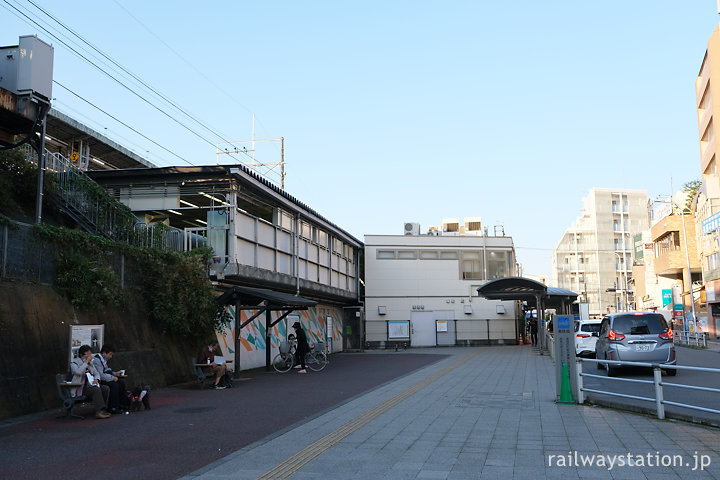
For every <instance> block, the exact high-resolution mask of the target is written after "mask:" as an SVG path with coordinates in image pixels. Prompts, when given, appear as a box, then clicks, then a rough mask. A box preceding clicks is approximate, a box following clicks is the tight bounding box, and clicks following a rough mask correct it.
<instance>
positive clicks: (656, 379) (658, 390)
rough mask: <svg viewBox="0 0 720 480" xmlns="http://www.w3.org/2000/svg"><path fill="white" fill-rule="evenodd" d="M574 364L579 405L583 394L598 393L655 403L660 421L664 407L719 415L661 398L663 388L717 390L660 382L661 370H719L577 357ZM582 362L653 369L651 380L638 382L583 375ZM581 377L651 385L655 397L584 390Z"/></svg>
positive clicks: (627, 379) (707, 409)
mask: <svg viewBox="0 0 720 480" xmlns="http://www.w3.org/2000/svg"><path fill="white" fill-rule="evenodd" d="M576 362H577V368H576V374H575V379H576V389H577V403H579V404H582V403H584V402H585V395H584V393H585V392H591V393H600V394H603V395H610V396H615V397H624V398H631V399H635V400H645V401H649V402H655V408H656V411H657V417H658V418H659V419H660V420H662V419H664V418H665V405H674V406H676V407H683V408H689V409H694V410H700V411H703V412H709V413H718V414H720V410H715V409H712V408H706V407H701V406H699V405H690V404H687V403H679V402H671V401H669V400H665V399H664V398H663V387H664V386H667V387H675V388H685V389H688V390H702V391H706V392H717V393H720V389H719V388H710V387H700V386H696V385H683V384H680V383H669V382H663V381H662V369H675V370H692V371H700V372H711V373H720V369H718V368H708V367H692V366H684V365H665V364H659V363H645V362H622V361H619V360H600V359H596V358H579V357H578V358H577V359H576ZM583 362H589V363H597V364H600V363H602V364H605V365H606V366H607V365H618V366H626V367H650V368H652V369H653V380H638V379H634V378H617V377H605V376H600V375H594V374H591V373H583V371H582V364H583ZM583 377H590V378H603V379H607V380H615V381H621V382H630V383H644V384H649V383H652V384H654V386H655V397H654V398H649V397H639V396H635V395H627V394H624V393H618V392H610V391H604V390H596V389H591V388H585V387H584V386H583Z"/></svg>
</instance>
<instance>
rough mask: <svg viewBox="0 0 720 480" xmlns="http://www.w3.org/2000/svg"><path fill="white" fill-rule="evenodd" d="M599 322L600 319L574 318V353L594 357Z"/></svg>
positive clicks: (579, 355)
mask: <svg viewBox="0 0 720 480" xmlns="http://www.w3.org/2000/svg"><path fill="white" fill-rule="evenodd" d="M601 323H602V322H601V321H600V320H575V355H577V356H578V357H584V356H587V357H593V358H594V357H595V343H597V339H598V335H599V333H600V324H601Z"/></svg>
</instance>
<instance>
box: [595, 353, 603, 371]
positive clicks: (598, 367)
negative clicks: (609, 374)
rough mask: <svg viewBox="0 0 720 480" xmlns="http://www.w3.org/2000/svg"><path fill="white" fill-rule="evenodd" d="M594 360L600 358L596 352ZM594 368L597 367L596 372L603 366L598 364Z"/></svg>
mask: <svg viewBox="0 0 720 480" xmlns="http://www.w3.org/2000/svg"><path fill="white" fill-rule="evenodd" d="M595 359H596V360H600V357H599V356H598V354H597V352H595ZM595 367H597V369H598V370H602V369H603V364H602V363H599V362H598V363H596V364H595Z"/></svg>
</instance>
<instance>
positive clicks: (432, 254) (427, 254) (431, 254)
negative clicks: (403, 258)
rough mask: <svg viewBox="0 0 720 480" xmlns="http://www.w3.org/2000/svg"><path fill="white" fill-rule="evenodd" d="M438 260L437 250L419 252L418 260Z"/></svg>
mask: <svg viewBox="0 0 720 480" xmlns="http://www.w3.org/2000/svg"><path fill="white" fill-rule="evenodd" d="M438 258H440V256H439V255H438V252H437V250H420V260H437V259H438Z"/></svg>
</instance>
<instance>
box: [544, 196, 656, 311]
mask: <svg viewBox="0 0 720 480" xmlns="http://www.w3.org/2000/svg"><path fill="white" fill-rule="evenodd" d="M649 227H650V218H649V210H648V195H647V192H646V191H644V190H618V189H608V188H593V189H591V190H590V193H589V195H588V196H587V197H586V198H584V199H583V210H582V213H581V215H580V216H579V217H578V218H577V220H576V221H575V224H574V225H572V226H571V227H570V228H568V229H567V230H566V231H565V233H564V235H563V236H562V238H561V239H560V241H559V242H558V244H557V246H556V247H555V250H554V251H553V281H554V285H555V286H556V287H558V288H564V289H568V290H572V291H575V292H580V296H579V298H578V300H579V301H580V302H584V303H588V306H589V312H590V315H592V316H598V315H602V314H605V313H608V312H616V311H628V310H632V309H635V308H636V307H637V302H636V299H635V296H634V290H633V288H632V282H631V279H632V259H633V257H632V250H633V241H632V240H633V239H632V236H633V235H634V234H636V233H639V232H642V231H644V230H647V229H648V228H649Z"/></svg>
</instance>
